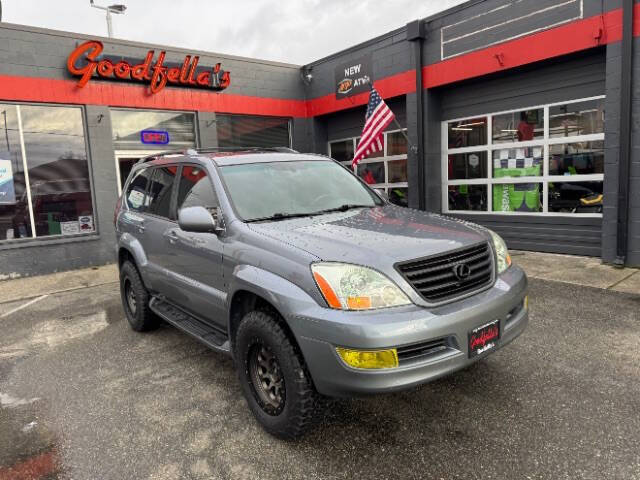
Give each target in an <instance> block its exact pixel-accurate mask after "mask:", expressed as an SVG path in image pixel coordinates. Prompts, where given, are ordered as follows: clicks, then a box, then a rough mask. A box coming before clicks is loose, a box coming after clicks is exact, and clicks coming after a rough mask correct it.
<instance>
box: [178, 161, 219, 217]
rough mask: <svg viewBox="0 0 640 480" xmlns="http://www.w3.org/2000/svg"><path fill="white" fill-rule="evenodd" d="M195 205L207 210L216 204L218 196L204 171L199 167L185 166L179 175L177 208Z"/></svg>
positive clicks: (213, 207)
mask: <svg viewBox="0 0 640 480" xmlns="http://www.w3.org/2000/svg"><path fill="white" fill-rule="evenodd" d="M196 206H201V207H204V208H206V209H208V210H212V209H215V208H216V207H217V206H218V198H217V197H216V194H215V192H214V191H213V187H212V186H211V182H210V181H209V179H208V178H207V174H206V173H205V171H204V170H202V169H201V168H199V167H190V166H186V167H184V168H183V169H182V175H181V176H180V188H179V190H178V210H180V209H181V208H187V207H196Z"/></svg>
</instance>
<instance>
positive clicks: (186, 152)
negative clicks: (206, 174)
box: [137, 147, 300, 163]
mask: <svg viewBox="0 0 640 480" xmlns="http://www.w3.org/2000/svg"><path fill="white" fill-rule="evenodd" d="M215 152H280V153H300V152H298V151H297V150H294V149H292V148H289V147H203V148H188V149H186V150H164V151H159V152H156V153H153V154H151V155H147V156H146V157H142V158H141V159H140V160H138V162H137V163H145V162H148V161H150V160H154V159H156V158H158V157H162V156H164V155H198V154H200V153H215Z"/></svg>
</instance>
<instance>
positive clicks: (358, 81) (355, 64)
mask: <svg viewBox="0 0 640 480" xmlns="http://www.w3.org/2000/svg"><path fill="white" fill-rule="evenodd" d="M371 65H372V63H371V54H369V55H365V56H363V57H361V58H358V59H356V60H353V61H352V62H349V63H343V64H341V65H338V66H337V67H336V68H335V71H334V78H335V82H336V98H347V97H350V96H352V95H357V94H358V93H363V92H367V91H368V90H369V85H370V84H371V77H372V69H371Z"/></svg>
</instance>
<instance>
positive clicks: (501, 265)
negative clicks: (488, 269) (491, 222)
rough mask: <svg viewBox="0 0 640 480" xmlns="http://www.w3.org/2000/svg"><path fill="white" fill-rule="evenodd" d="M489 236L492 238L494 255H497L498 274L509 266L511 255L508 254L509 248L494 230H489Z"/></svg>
mask: <svg viewBox="0 0 640 480" xmlns="http://www.w3.org/2000/svg"><path fill="white" fill-rule="evenodd" d="M489 233H490V234H491V238H492V240H493V247H494V248H495V250H496V256H497V257H498V274H501V273H502V272H504V271H505V270H506V269H507V268H509V267H510V266H511V255H509V249H508V248H507V244H506V243H504V240H503V239H502V237H501V236H500V235H498V234H497V233H496V232H494V231H492V230H489Z"/></svg>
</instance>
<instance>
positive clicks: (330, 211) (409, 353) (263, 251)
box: [115, 149, 528, 438]
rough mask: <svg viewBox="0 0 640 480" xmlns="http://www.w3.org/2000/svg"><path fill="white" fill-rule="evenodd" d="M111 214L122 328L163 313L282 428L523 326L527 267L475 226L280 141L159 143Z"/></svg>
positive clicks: (455, 363) (424, 377)
mask: <svg viewBox="0 0 640 480" xmlns="http://www.w3.org/2000/svg"><path fill="white" fill-rule="evenodd" d="M123 192H124V193H123V195H122V197H121V199H120V200H119V202H118V207H117V209H116V213H115V222H116V232H117V247H116V249H117V255H118V262H119V265H120V283H121V294H122V303H123V306H124V310H125V312H126V316H127V319H128V320H129V323H130V324H131V327H132V328H133V329H134V330H136V331H142V330H149V329H152V328H153V327H156V326H157V325H158V324H159V322H160V321H161V320H164V321H166V322H168V323H170V324H172V325H174V326H176V327H178V328H179V329H181V330H184V331H185V332H186V333H188V334H190V335H192V336H194V337H195V338H197V339H198V340H200V341H201V342H203V343H204V344H206V345H207V346H209V347H211V348H212V349H214V350H217V351H220V352H224V353H226V354H229V355H231V356H232V357H233V359H234V361H235V365H236V367H237V372H238V377H239V380H240V384H241V386H242V391H243V393H244V396H245V397H246V400H247V403H248V405H249V407H250V409H251V411H252V412H253V413H254V415H255V417H256V418H257V420H258V421H259V422H260V423H261V424H262V426H263V427H264V428H265V429H266V430H267V431H268V432H270V433H272V434H274V435H276V436H280V437H285V438H292V437H296V436H298V435H300V434H301V433H303V432H304V431H305V430H306V429H307V428H308V427H309V426H310V425H312V424H313V423H314V419H316V418H317V416H318V413H319V412H321V411H322V409H321V408H319V407H320V406H321V405H322V404H323V400H324V398H325V397H340V396H351V395H359V394H369V393H380V392H390V391H396V390H401V389H407V388H411V387H414V386H416V385H419V384H422V383H425V382H429V381H431V380H434V379H435V378H438V377H441V376H443V375H446V374H449V373H451V372H454V371H456V370H459V369H461V368H465V367H466V366H468V365H470V364H471V363H473V362H475V361H477V360H478V359H480V358H483V357H484V356H486V355H488V354H490V353H491V352H494V351H495V350H497V349H498V348H500V347H502V346H504V345H506V344H507V343H509V342H510V341H511V340H513V339H514V338H516V337H517V336H518V335H520V334H521V333H522V332H523V330H524V329H525V327H526V325H527V321H528V310H527V297H526V292H527V278H526V276H525V274H524V272H523V271H522V270H521V269H520V268H518V267H516V266H513V265H511V258H510V256H509V252H508V250H507V247H506V246H505V243H504V242H503V240H502V239H501V238H500V237H499V236H498V235H496V234H495V233H494V232H492V231H490V230H487V229H485V228H482V227H480V226H477V225H474V224H470V223H466V222H462V221H459V220H455V219H452V218H446V217H443V216H440V215H435V214H432V213H426V212H422V211H417V210H411V209H408V208H402V207H398V206H395V205H392V204H390V203H389V202H388V201H387V200H386V199H385V198H384V195H383V194H381V193H378V192H377V191H375V190H372V189H371V188H369V187H368V186H367V184H366V183H364V182H363V181H361V180H360V179H359V178H358V177H356V176H355V175H353V173H351V171H349V170H348V169H346V168H344V167H343V166H342V165H340V164H339V163H337V162H335V161H333V160H331V159H329V158H327V157H323V156H319V155H311V154H300V153H297V152H293V151H291V150H286V149H272V150H269V149H261V150H257V149H247V150H244V151H234V152H219V151H214V150H200V151H194V150H190V151H187V152H186V153H180V154H169V153H167V154H159V155H157V156H154V157H150V158H147V159H143V160H141V161H140V162H139V163H138V164H136V165H135V167H134V168H133V170H132V171H131V174H130V176H129V179H128V180H127V183H126V185H125V187H124V190H123Z"/></svg>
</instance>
